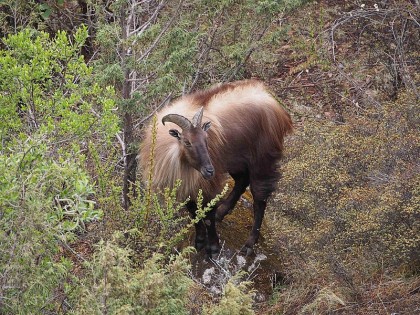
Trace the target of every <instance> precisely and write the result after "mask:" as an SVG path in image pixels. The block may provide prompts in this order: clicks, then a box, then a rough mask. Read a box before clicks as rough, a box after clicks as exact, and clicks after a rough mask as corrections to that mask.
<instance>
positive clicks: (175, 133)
mask: <svg viewBox="0 0 420 315" xmlns="http://www.w3.org/2000/svg"><path fill="white" fill-rule="evenodd" d="M169 134H170V135H171V136H172V137H175V138H177V139H178V140H181V133H180V132H179V131H178V130H176V129H171V130H169Z"/></svg>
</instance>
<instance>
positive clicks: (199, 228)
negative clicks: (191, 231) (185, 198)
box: [187, 201, 207, 252]
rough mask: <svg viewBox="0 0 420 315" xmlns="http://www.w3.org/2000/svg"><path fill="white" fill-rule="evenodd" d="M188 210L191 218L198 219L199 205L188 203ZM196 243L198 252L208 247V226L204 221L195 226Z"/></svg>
mask: <svg viewBox="0 0 420 315" xmlns="http://www.w3.org/2000/svg"><path fill="white" fill-rule="evenodd" d="M187 209H188V212H189V213H190V215H191V217H192V218H193V219H194V218H195V217H196V211H197V204H196V203H195V202H192V201H190V202H188V203H187ZM194 226H195V242H194V246H195V249H196V250H197V252H199V251H200V250H202V249H203V248H204V247H205V246H206V245H207V236H206V226H205V224H204V222H203V220H200V221H198V222H197V223H196V224H195V225H194Z"/></svg>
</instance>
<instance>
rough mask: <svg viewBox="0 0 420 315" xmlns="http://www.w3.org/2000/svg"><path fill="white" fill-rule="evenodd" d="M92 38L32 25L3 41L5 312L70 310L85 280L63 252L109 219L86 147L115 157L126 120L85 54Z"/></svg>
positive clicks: (0, 134) (1, 293)
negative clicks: (90, 226) (70, 297)
mask: <svg viewBox="0 0 420 315" xmlns="http://www.w3.org/2000/svg"><path fill="white" fill-rule="evenodd" d="M86 37H87V30H86V28H81V29H79V30H78V31H77V32H76V33H75V35H74V37H73V38H72V39H70V38H69V37H67V35H66V34H65V33H64V32H60V33H58V34H57V36H56V37H55V38H54V39H50V38H49V35H48V34H46V33H43V32H37V31H34V30H29V29H26V30H24V31H22V32H20V33H17V34H15V35H10V36H8V37H7V38H4V39H3V44H4V47H5V49H3V50H2V51H1V52H0V91H1V93H0V115H1V118H2V119H1V121H0V138H1V144H0V244H1V246H0V273H1V281H0V309H1V313H8V314H39V313H47V312H53V311H54V310H57V309H60V308H61V307H62V304H63V303H64V301H65V299H66V296H67V294H69V293H70V292H71V291H73V290H74V289H75V283H76V282H77V281H76V279H74V278H73V276H72V275H71V272H70V271H71V268H72V263H71V261H70V260H68V259H67V258H65V257H64V255H63V254H62V248H63V247H68V245H67V242H71V241H74V240H75V239H76V235H77V234H76V233H81V232H83V230H84V228H85V224H86V223H88V222H91V221H95V220H97V219H99V218H100V217H101V216H102V211H101V210H100V209H99V208H98V207H97V206H96V203H95V200H94V196H95V188H94V183H93V181H92V179H91V177H90V175H89V174H88V171H87V169H88V168H87V162H86V151H87V149H88V148H89V145H90V148H91V149H92V148H95V149H96V152H99V153H98V154H101V155H103V156H106V155H105V154H106V153H107V147H108V148H109V147H110V144H111V142H110V140H111V137H112V136H113V135H114V134H115V132H116V131H117V129H118V118H117V117H116V116H115V114H114V113H113V107H114V101H113V92H112V90H110V89H104V88H101V87H99V86H98V85H97V84H95V83H93V82H92V81H91V78H90V75H91V73H92V72H91V71H92V70H91V68H89V67H88V66H87V65H86V64H85V62H84V61H83V58H81V57H80V48H81V46H82V45H83V42H84V40H85V39H86ZM84 153H85V154H84Z"/></svg>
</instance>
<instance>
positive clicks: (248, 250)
mask: <svg viewBox="0 0 420 315" xmlns="http://www.w3.org/2000/svg"><path fill="white" fill-rule="evenodd" d="M239 253H240V254H241V255H244V256H251V255H252V254H253V253H254V249H253V248H252V247H248V246H244V247H242V249H241V251H240V252H239Z"/></svg>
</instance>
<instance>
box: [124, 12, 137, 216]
mask: <svg viewBox="0 0 420 315" xmlns="http://www.w3.org/2000/svg"><path fill="white" fill-rule="evenodd" d="M126 10H127V8H126V6H122V8H121V30H122V42H123V45H122V48H121V52H120V55H121V66H122V69H123V70H124V82H123V84H122V98H123V100H129V99H130V98H131V88H132V86H131V85H132V83H131V82H130V69H129V66H128V64H127V63H128V62H127V59H128V58H129V50H128V48H127V47H126V46H125V43H126V39H127V35H128V32H129V25H128V24H129V23H128V18H127V14H126ZM124 103H125V104H128V102H124ZM123 133H124V138H123V141H124V147H125V150H124V151H125V154H124V176H123V207H124V209H125V210H128V208H129V206H130V204H131V203H130V192H131V194H132V196H135V195H136V191H135V181H136V169H137V161H136V152H135V149H134V148H135V147H136V146H135V145H134V133H133V117H132V113H131V111H130V109H129V108H124V116H123Z"/></svg>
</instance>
